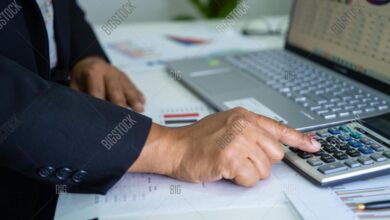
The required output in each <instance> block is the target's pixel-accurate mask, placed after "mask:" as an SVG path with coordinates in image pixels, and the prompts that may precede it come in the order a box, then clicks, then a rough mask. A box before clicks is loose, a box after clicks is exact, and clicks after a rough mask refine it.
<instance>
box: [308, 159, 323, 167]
mask: <svg viewBox="0 0 390 220" xmlns="http://www.w3.org/2000/svg"><path fill="white" fill-rule="evenodd" d="M307 162H308V163H309V164H310V165H312V166H319V165H322V161H321V160H319V159H317V158H310V159H308V160H307Z"/></svg>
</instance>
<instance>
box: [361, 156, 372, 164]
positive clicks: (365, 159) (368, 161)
mask: <svg viewBox="0 0 390 220" xmlns="http://www.w3.org/2000/svg"><path fill="white" fill-rule="evenodd" d="M358 161H359V162H360V163H361V164H363V165H370V164H372V163H374V161H373V160H372V159H371V158H369V157H359V158H358Z"/></svg>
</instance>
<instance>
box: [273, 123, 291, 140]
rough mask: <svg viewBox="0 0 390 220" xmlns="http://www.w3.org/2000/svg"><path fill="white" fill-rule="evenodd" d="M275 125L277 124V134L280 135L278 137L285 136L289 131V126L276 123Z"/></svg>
mask: <svg viewBox="0 0 390 220" xmlns="http://www.w3.org/2000/svg"><path fill="white" fill-rule="evenodd" d="M276 126H277V128H276V129H277V131H278V134H279V135H280V137H283V136H286V135H287V134H288V133H289V131H290V128H289V127H287V126H286V125H283V124H279V123H277V124H276Z"/></svg>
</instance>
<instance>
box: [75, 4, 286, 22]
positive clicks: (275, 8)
mask: <svg viewBox="0 0 390 220" xmlns="http://www.w3.org/2000/svg"><path fill="white" fill-rule="evenodd" d="M220 1H221V0H220ZM78 2H79V3H80V5H81V6H82V8H84V9H85V10H86V11H87V17H88V19H89V20H90V21H91V22H93V23H104V22H105V21H106V20H107V19H108V18H110V17H111V16H112V15H113V14H114V13H115V12H116V11H117V10H118V9H119V8H120V7H121V6H122V5H123V4H124V3H126V2H128V0H78ZM131 2H132V4H133V5H135V6H136V7H137V9H136V10H135V11H134V12H133V14H132V15H131V16H129V18H128V19H127V21H128V22H147V21H167V20H170V19H172V18H173V17H175V16H177V15H181V14H190V15H193V16H196V17H199V14H198V13H197V11H196V10H195V9H194V7H193V6H192V5H191V4H190V3H189V1H188V0H131ZM247 2H248V5H249V6H250V10H249V13H248V15H247V17H250V18H253V17H260V16H265V15H282V14H288V13H289V10H290V7H291V3H292V0H247Z"/></svg>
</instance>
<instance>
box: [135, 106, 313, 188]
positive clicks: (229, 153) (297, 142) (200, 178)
mask: <svg viewBox="0 0 390 220" xmlns="http://www.w3.org/2000/svg"><path fill="white" fill-rule="evenodd" d="M281 143H284V144H287V145H290V146H293V147H297V148H299V149H301V150H303V151H307V152H317V151H318V150H319V149H320V144H319V143H318V142H317V141H315V140H314V139H312V138H311V136H310V135H304V134H302V133H299V132H298V131H296V130H294V129H292V128H289V127H287V126H285V125H282V124H280V123H278V122H276V121H274V120H272V119H270V118H267V117H264V116H259V115H256V114H254V113H252V112H249V111H247V110H245V109H243V108H236V109H233V110H230V111H226V112H222V113H217V114H213V115H211V116H208V117H206V118H204V119H203V120H201V121H199V122H198V123H195V124H193V125H190V126H186V127H182V128H166V127H162V126H158V125H153V128H152V130H151V133H150V135H149V137H148V140H147V143H146V145H145V147H144V149H143V150H142V152H141V155H140V157H139V158H138V159H137V161H136V162H135V163H134V164H133V165H132V167H131V168H130V169H129V171H130V172H152V173H158V174H163V175H168V176H171V177H174V178H177V179H180V180H185V181H189V182H195V183H199V182H208V181H217V180H220V179H228V180H232V181H233V182H235V183H237V184H239V185H242V186H247V187H249V186H254V185H255V184H256V183H257V182H258V181H259V180H261V179H265V178H267V177H269V175H270V172H271V166H272V164H274V163H275V162H277V161H280V160H281V159H282V158H283V156H284V147H283V146H282V144H281Z"/></svg>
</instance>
